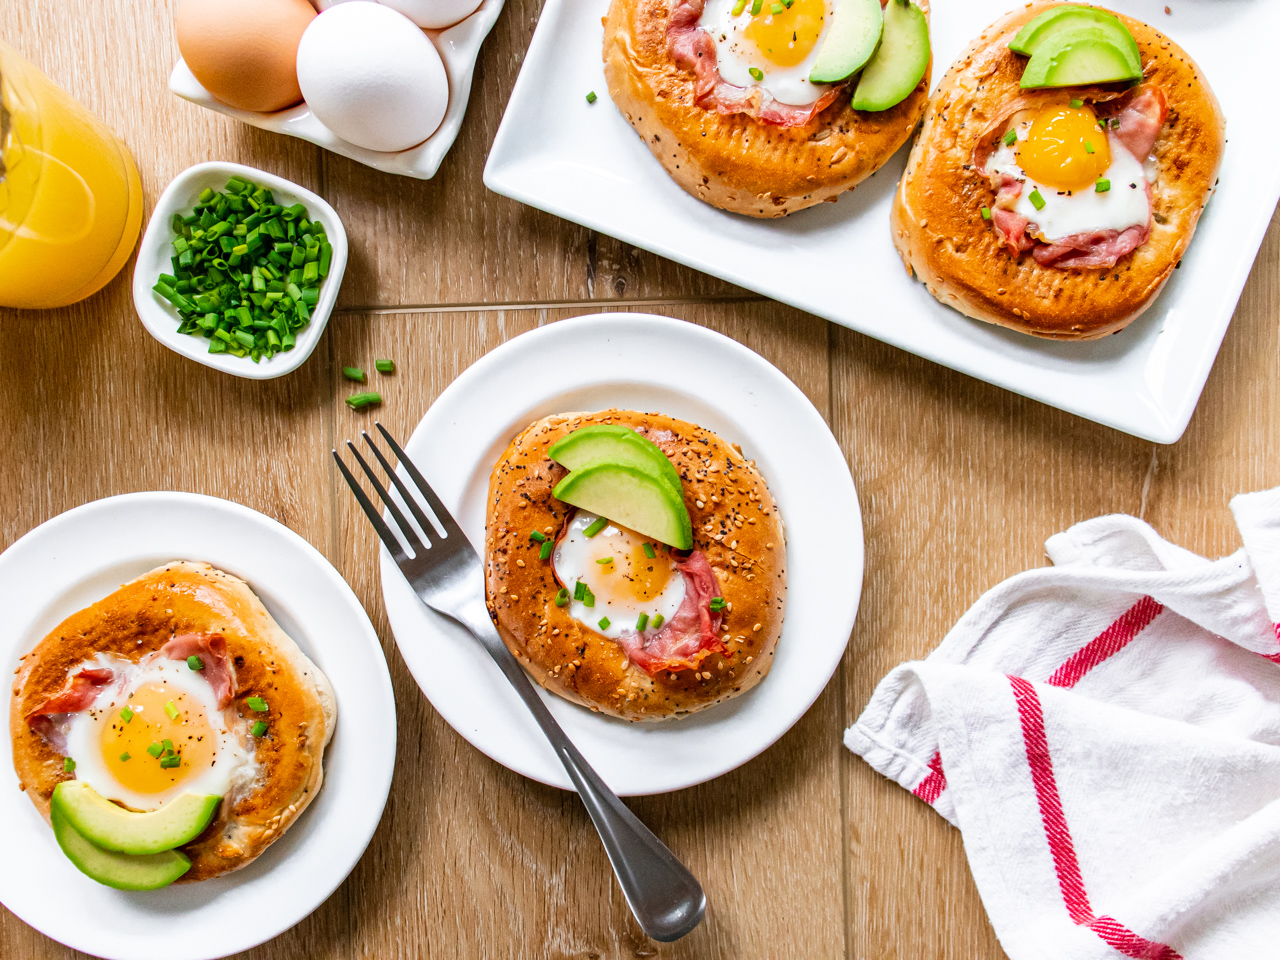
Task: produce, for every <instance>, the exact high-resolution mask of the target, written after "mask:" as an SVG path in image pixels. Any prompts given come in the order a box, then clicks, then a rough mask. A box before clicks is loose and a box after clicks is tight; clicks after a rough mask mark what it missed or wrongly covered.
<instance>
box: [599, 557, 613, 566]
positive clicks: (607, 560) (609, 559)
mask: <svg viewBox="0 0 1280 960" xmlns="http://www.w3.org/2000/svg"><path fill="white" fill-rule="evenodd" d="M596 563H598V564H600V565H601V566H604V565H605V564H606V563H613V557H601V558H600V559H599V560H597V561H596Z"/></svg>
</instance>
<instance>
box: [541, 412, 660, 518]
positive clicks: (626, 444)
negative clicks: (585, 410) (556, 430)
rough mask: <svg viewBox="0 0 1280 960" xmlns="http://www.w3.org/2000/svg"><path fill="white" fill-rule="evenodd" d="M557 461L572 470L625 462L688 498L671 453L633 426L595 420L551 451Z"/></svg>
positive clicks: (571, 434) (554, 445)
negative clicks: (632, 427) (639, 432)
mask: <svg viewBox="0 0 1280 960" xmlns="http://www.w3.org/2000/svg"><path fill="white" fill-rule="evenodd" d="M547 456H549V457H550V458H551V459H552V460H554V461H555V462H556V463H558V464H560V465H561V466H562V467H566V468H568V469H569V470H578V469H580V468H582V467H586V466H590V465H591V464H593V463H622V464H630V465H631V466H633V467H640V468H641V469H644V470H648V471H649V472H650V473H652V474H654V475H656V476H657V477H658V479H659V480H662V481H663V482H665V483H666V484H667V485H668V486H670V487H671V489H672V490H674V491H675V492H676V493H677V494H679V495H680V498H681V500H683V499H684V492H683V491H684V485H683V484H682V483H681V482H680V474H678V473H676V468H675V467H674V466H672V464H671V461H670V460H669V459H667V455H666V454H665V453H663V452H662V450H661V449H660V448H659V447H658V445H657V444H656V443H654V442H653V441H652V440H650V439H649V438H648V437H644V436H641V435H640V434H638V433H636V432H635V431H634V430H632V429H631V428H630V427H622V426H618V425H617V424H612V423H595V424H591V425H590V426H586V427H579V428H578V429H577V430H574V431H573V432H572V433H570V434H568V435H567V436H564V437H561V438H560V439H559V440H557V441H556V442H555V443H553V444H552V445H551V448H550V449H549V450H548V451H547Z"/></svg>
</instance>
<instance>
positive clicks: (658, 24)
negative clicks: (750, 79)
mask: <svg viewBox="0 0 1280 960" xmlns="http://www.w3.org/2000/svg"><path fill="white" fill-rule="evenodd" d="M674 2H675V0H613V2H612V3H611V4H610V6H609V15H608V16H607V17H606V18H605V21H604V73H605V78H606V80H607V81H608V84H609V94H610V96H611V97H612V98H613V102H614V104H615V105H616V106H617V108H618V109H619V110H620V111H622V115H623V116H624V117H626V118H627V122H628V123H630V124H631V126H632V127H633V128H634V129H635V131H636V133H637V134H639V135H640V139H642V140H643V141H644V142H645V144H647V145H648V147H649V149H650V150H651V151H652V152H653V155H654V156H655V157H657V158H658V161H659V162H660V163H661V164H662V165H663V167H665V168H666V171H667V173H669V174H670V175H671V177H672V178H673V179H674V180H675V181H676V183H678V184H679V185H680V186H681V187H682V188H684V189H685V190H686V191H687V192H689V193H691V194H692V195H693V196H695V197H697V198H698V199H699V200H702V201H704V202H706V203H709V204H711V205H712V206H714V207H719V208H720V209H722V210H728V211H730V212H732V213H742V214H746V215H747V216H750V217H783V216H786V215H787V214H789V213H794V212H795V211H797V210H803V209H804V208H805V207H810V206H813V205H814V204H816V203H820V202H821V201H823V200H830V201H834V200H835V199H836V198H837V196H838V195H839V194H841V193H843V192H844V191H845V190H849V189H852V188H853V187H854V186H855V185H856V184H858V183H860V182H861V181H862V180H864V179H865V178H867V177H868V176H870V175H871V174H872V173H874V172H875V171H876V170H878V169H879V168H880V167H881V166H883V165H884V163H885V161H887V160H888V159H889V158H890V157H891V156H893V154H894V152H895V151H896V150H897V149H898V148H899V147H900V146H902V145H903V144H904V143H905V142H906V141H907V138H908V137H909V136H910V135H911V132H912V130H914V129H915V127H916V124H918V123H919V122H920V117H921V115H922V114H923V113H924V107H925V102H926V100H927V98H928V91H929V74H928V72H927V71H926V73H925V76H924V79H923V80H922V81H921V82H920V85H919V86H918V87H917V88H916V89H915V90H914V91H913V92H912V93H911V94H910V95H909V96H907V98H906V99H904V100H903V101H902V102H901V103H899V104H897V105H896V106H894V107H892V108H890V109H889V110H885V111H882V112H865V111H859V110H854V109H853V108H852V107H851V106H850V105H849V99H850V96H851V93H850V90H849V89H844V90H842V91H841V92H840V94H839V96H837V97H836V99H835V101H834V102H833V103H832V104H831V105H830V106H828V107H826V109H824V110H823V111H822V112H821V113H819V114H817V116H815V117H814V118H813V119H812V120H810V121H809V122H808V123H807V124H805V125H804V126H792V127H785V126H778V125H776V124H770V123H766V122H763V121H761V120H757V119H756V118H755V117H753V116H751V115H749V114H745V113H733V114H721V113H718V112H717V111H716V110H714V109H705V108H703V107H701V106H698V105H697V104H696V103H695V102H694V74H693V72H692V71H690V70H687V69H685V68H684V67H682V66H680V65H679V64H678V63H676V62H675V61H674V60H673V59H672V56H671V54H670V52H669V50H668V44H667V26H668V22H669V18H670V7H671V5H672V4H673V3H674ZM918 5H919V6H920V7H921V9H923V10H924V11H925V12H926V13H928V9H929V7H928V4H927V2H920V3H919V4H918ZM848 86H849V85H846V87H848Z"/></svg>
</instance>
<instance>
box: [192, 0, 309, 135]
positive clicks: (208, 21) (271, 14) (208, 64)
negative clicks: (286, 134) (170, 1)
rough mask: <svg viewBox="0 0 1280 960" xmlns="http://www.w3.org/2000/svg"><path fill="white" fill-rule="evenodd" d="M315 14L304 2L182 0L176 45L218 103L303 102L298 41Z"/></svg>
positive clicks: (270, 108)
mask: <svg viewBox="0 0 1280 960" xmlns="http://www.w3.org/2000/svg"><path fill="white" fill-rule="evenodd" d="M315 15H316V12H315V10H314V9H312V7H311V4H309V3H307V0H181V2H179V4H178V11H177V13H176V14H175V15H174V28H175V29H176V32H177V34H178V49H179V50H180V51H182V59H183V60H185V61H186V62H187V66H188V67H190V68H191V72H192V73H193V74H195V78H196V79H197V80H199V81H200V83H201V84H202V85H203V86H204V88H205V89H206V90H208V91H209V92H210V93H211V94H213V95H214V96H215V97H217V98H218V99H219V100H221V101H222V102H223V103H227V104H230V105H231V106H233V107H238V108H239V109H241V110H253V111H256V112H258V113H272V112H274V111H276V110H283V109H284V108H285V107H291V106H293V105H294V104H295V103H298V102H299V101H301V100H302V91H301V90H299V89H298V71H297V59H298V41H299V40H301V39H302V31H304V30H306V29H307V24H309V23H310V22H311V21H312V20H313V19H315Z"/></svg>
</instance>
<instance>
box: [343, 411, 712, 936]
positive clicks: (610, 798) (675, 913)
mask: <svg viewBox="0 0 1280 960" xmlns="http://www.w3.org/2000/svg"><path fill="white" fill-rule="evenodd" d="M375 426H376V427H377V428H378V432H379V433H381V434H382V437H383V439H384V440H386V442H387V444H388V446H390V447H391V450H392V451H393V452H394V453H395V456H396V459H397V460H398V461H399V462H400V465H401V466H402V467H404V469H405V472H406V473H408V475H409V477H410V478H411V479H412V481H413V483H414V486H415V487H416V488H417V491H418V493H419V494H420V495H421V497H422V499H423V500H424V501H426V503H427V505H428V506H429V507H430V508H431V512H432V513H434V514H435V518H436V521H437V524H435V525H433V524H432V522H431V520H430V519H429V518H428V517H427V515H426V514H425V513H424V512H423V510H422V508H421V507H420V506H419V505H418V501H417V498H415V497H414V496H413V495H412V494H411V493H410V492H409V489H408V487H407V486H406V485H405V483H404V481H403V480H402V479H401V477H400V475H399V474H398V473H396V471H395V469H394V468H393V467H392V466H391V464H390V463H389V462H388V460H387V458H386V457H385V456H384V455H383V453H382V451H381V450H380V449H379V448H378V446H377V444H375V443H374V442H373V439H372V438H371V437H370V436H369V434H368V433H367V432H365V431H361V436H363V437H364V440H365V442H366V443H367V444H368V445H369V449H371V450H372V451H373V455H374V456H375V457H376V458H377V460H378V463H379V464H381V465H382V469H383V470H384V471H385V472H386V475H387V476H388V477H389V478H390V479H391V482H392V483H393V484H394V485H395V488H396V490H397V491H399V493H400V497H401V498H402V500H403V502H404V504H405V505H406V506H407V507H408V508H409V510H410V512H412V514H413V516H414V518H415V519H416V520H417V521H418V525H419V527H420V528H421V530H422V532H423V533H424V534H425V535H426V541H427V542H425V543H424V542H423V541H422V540H421V539H420V538H419V537H418V534H417V532H416V531H415V530H414V528H413V526H412V525H410V523H409V522H408V521H407V520H406V519H405V516H404V514H403V512H401V510H400V507H399V505H398V504H397V503H396V501H395V500H394V499H392V497H391V496H390V495H389V494H388V493H387V490H386V488H385V487H384V486H383V485H382V483H381V482H380V481H379V480H378V477H377V475H376V474H375V473H374V471H373V469H372V468H371V467H370V466H369V464H368V463H366V462H365V459H364V457H362V456H361V455H360V451H359V450H357V449H356V446H355V444H353V443H352V442H351V441H350V440H348V441H347V446H348V447H349V448H350V450H351V453H352V455H353V456H354V457H355V459H356V462H357V463H358V464H359V465H360V468H361V469H362V470H363V471H364V474H365V476H366V477H368V479H369V483H370V484H371V485H372V486H373V489H374V490H375V491H377V494H378V497H379V498H381V500H382V502H383V503H384V504H385V505H386V508H387V511H388V512H389V513H390V514H391V517H392V519H393V520H394V521H395V524H396V526H397V527H399V530H400V533H401V534H402V535H403V537H404V539H405V541H406V542H407V543H408V544H409V548H410V549H411V550H412V551H413V556H409V555H408V554H407V553H405V550H404V548H403V547H402V546H401V544H400V541H399V540H398V539H396V536H395V534H394V533H393V532H392V531H391V528H390V527H389V526H388V525H387V523H386V521H384V520H383V518H382V514H381V513H380V512H379V511H378V509H377V508H376V507H375V506H374V505H373V503H372V502H371V501H370V499H369V497H368V496H367V495H366V494H365V492H364V489H363V488H362V487H361V486H360V484H359V483H358V482H357V481H356V478H355V477H354V476H353V475H352V473H351V471H350V470H349V469H347V465H346V464H345V463H344V462H343V460H342V457H341V456H339V455H338V451H337V450H334V451H333V459H334V460H336V461H337V463H338V469H339V470H341V471H342V476H343V477H344V478H345V479H346V481H347V486H349V487H350V488H351V492H352V493H354V494H355V497H356V499H357V500H358V501H359V502H360V506H361V507H363V508H364V512H365V513H366V514H367V515H368V517H369V522H370V523H372V524H373V527H374V529H375V530H377V531H378V536H379V537H381V538H382V542H383V543H384V544H386V547H387V549H388V550H389V551H391V556H392V557H393V558H394V559H395V561H396V565H397V566H398V567H399V568H400V572H401V573H403V574H404V576H405V579H406V580H408V581H409V585H410V586H411V587H413V590H414V592H415V593H416V594H417V595H418V597H419V599H421V600H422V602H423V603H425V604H426V605H427V606H428V607H430V608H431V609H432V610H435V611H436V612H437V613H441V614H443V615H444V616H446V617H449V618H450V619H451V620H454V621H455V622H457V623H458V624H460V625H461V626H463V627H465V628H466V629H467V630H468V631H470V633H471V634H472V636H474V637H475V638H476V639H477V640H479V641H480V643H481V644H482V645H483V646H484V648H485V649H486V650H488V651H489V655H490V656H491V657H493V659H494V661H495V662H497V664H498V668H499V669H500V670H501V671H502V673H503V675H504V676H506V678H507V680H509V681H510V682H511V685H512V686H513V687H515V688H516V692H517V693H518V694H520V698H521V699H522V700H524V702H525V706H527V707H528V708H529V711H530V712H531V713H532V714H533V717H534V719H535V720H537V721H538V725H539V726H540V727H542V732H543V733H544V734H546V736H547V739H548V740H550V741H551V745H552V746H553V747H554V748H555V751H556V755H557V756H559V757H560V762H561V763H563V764H564V769H565V771H566V772H567V773H568V774H569V779H571V780H572V781H573V785H574V786H575V787H577V788H578V795H579V796H580V797H582V802H583V803H584V804H586V807H587V813H589V814H590V815H591V820H592V822H593V823H594V824H595V825H596V830H597V831H599V833H600V839H601V841H603V843H604V849H605V852H606V853H608V855H609V862H610V863H611V864H612V865H613V871H614V873H615V874H616V875H617V877H618V883H619V884H620V885H621V887H622V894H623V896H625V897H626V899H627V905H628V906H630V907H631V912H632V913H633V914H635V918H636V920H637V921H638V922H639V924H640V928H641V929H642V930H644V932H645V933H646V934H647V935H648V936H650V937H652V938H653V939H654V940H661V941H666V942H669V941H672V940H678V939H680V938H681V937H683V936H684V935H685V934H687V933H689V932H690V931H692V930H693V928H694V927H696V926H697V925H698V924H699V923H700V922H701V921H702V917H703V914H704V913H705V912H706V909H707V897H706V894H704V893H703V892H702V887H701V885H700V884H699V883H698V881H697V878H695V877H694V875H693V874H692V873H690V872H689V870H688V869H687V868H686V867H685V866H684V864H682V863H681V862H680V861H679V860H677V859H676V857H675V854H673V853H672V852H671V851H670V850H668V849H667V848H666V846H665V845H664V844H663V842H662V841H661V840H659V839H658V838H657V837H656V836H654V835H653V832H652V831H651V830H650V829H649V828H648V827H646V826H645V825H644V824H643V823H641V822H640V821H639V820H638V819H637V818H636V815H635V814H634V813H632V812H631V811H630V810H628V809H627V808H626V807H625V806H624V805H623V803H622V801H621V800H619V799H618V797H617V796H616V795H615V794H614V792H613V791H612V790H610V789H609V788H608V787H607V786H605V784H604V781H603V780H601V779H600V776H599V775H598V774H597V773H596V772H595V771H594V770H593V769H591V766H590V764H588V763H587V761H586V760H585V759H583V756H582V754H580V753H579V752H578V750H577V748H576V747H574V745H573V743H572V742H571V741H570V740H569V738H568V737H567V736H565V732H564V731H563V730H562V729H560V724H558V723H556V721H555V718H554V717H552V716H551V712H550V711H549V710H548V709H547V706H546V704H545V703H543V702H542V698H541V697H539V696H538V694H537V692H536V691H535V690H534V687H533V684H532V683H531V682H530V681H529V677H528V675H527V674H526V673H525V672H524V668H522V667H521V666H520V664H519V662H518V661H517V660H516V658H515V657H514V656H513V655H512V653H511V651H510V650H508V649H507V645H506V644H505V643H503V642H502V638H501V637H500V636H498V631H497V630H496V629H495V628H494V625H493V621H492V620H490V619H489V611H488V608H487V607H486V606H485V601H484V570H483V567H482V565H481V562H480V557H479V556H478V555H477V554H476V551H475V549H474V548H473V547H472V546H471V543H470V542H469V541H468V540H467V537H466V534H464V533H463V532H462V528H461V527H459V526H458V523H457V521H455V520H454V519H453V517H452V515H450V513H449V511H448V510H446V509H445V507H444V504H442V503H441V502H440V498H439V497H437V496H436V494H435V491H434V490H432V489H431V486H430V485H429V484H428V483H427V481H426V480H424V479H423V478H422V474H421V473H419V472H418V468H417V467H415V466H414V465H413V461H411V460H410V459H409V458H408V457H407V456H406V455H405V452H404V451H403V450H402V449H401V448H400V444H398V443H396V441H395V439H394V438H393V437H392V436H391V434H390V433H388V432H387V430H386V428H385V427H383V425H382V424H381V423H377V424H375Z"/></svg>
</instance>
